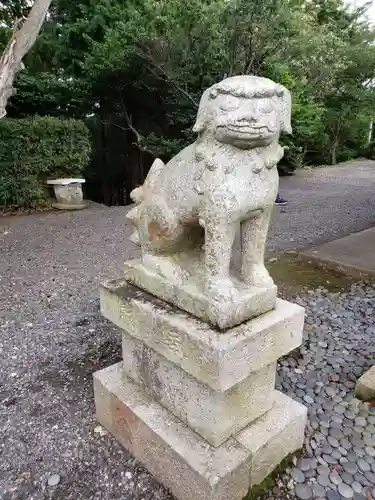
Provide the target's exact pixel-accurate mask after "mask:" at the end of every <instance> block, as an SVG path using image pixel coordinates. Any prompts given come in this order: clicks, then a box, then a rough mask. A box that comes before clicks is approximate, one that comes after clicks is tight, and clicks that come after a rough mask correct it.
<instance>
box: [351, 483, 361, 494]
mask: <svg viewBox="0 0 375 500" xmlns="http://www.w3.org/2000/svg"><path fill="white" fill-rule="evenodd" d="M350 486H351V487H352V490H353V491H354V493H362V485H361V484H360V483H359V482H358V481H353V482H352V484H351V485H350Z"/></svg>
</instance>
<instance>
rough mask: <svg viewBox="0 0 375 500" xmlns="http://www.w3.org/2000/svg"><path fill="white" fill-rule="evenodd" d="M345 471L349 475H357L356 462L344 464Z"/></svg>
mask: <svg viewBox="0 0 375 500" xmlns="http://www.w3.org/2000/svg"><path fill="white" fill-rule="evenodd" d="M342 467H343V469H344V471H345V472H348V473H349V474H355V473H356V472H357V470H358V467H357V464H356V463H355V462H347V463H346V464H343V466H342Z"/></svg>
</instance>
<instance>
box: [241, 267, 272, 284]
mask: <svg viewBox="0 0 375 500" xmlns="http://www.w3.org/2000/svg"><path fill="white" fill-rule="evenodd" d="M246 281H247V283H248V284H249V285H250V286H257V287H260V288H271V287H273V286H274V281H273V279H272V278H271V276H270V274H269V272H268V271H267V269H266V268H265V266H263V265H262V266H254V267H253V268H252V270H251V273H250V275H249V277H248V279H247V280H246Z"/></svg>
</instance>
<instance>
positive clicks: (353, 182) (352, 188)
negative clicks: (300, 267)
mask: <svg viewBox="0 0 375 500" xmlns="http://www.w3.org/2000/svg"><path fill="white" fill-rule="evenodd" d="M280 193H281V195H282V196H283V197H284V198H286V199H287V200H288V201H289V204H288V205H287V206H286V207H285V208H282V207H278V208H277V209H276V210H275V211H274V217H273V224H272V227H271V230H270V235H269V240H268V248H269V250H271V251H280V250H285V249H288V248H307V247H309V246H312V245H317V244H319V243H324V242H327V241H332V240H335V239H337V238H340V237H342V236H346V235H347V234H350V233H353V232H357V231H361V230H363V229H367V228H369V227H371V226H374V225H375V162H372V161H362V162H354V163H347V164H344V165H340V166H336V167H328V168H317V169H314V170H302V171H299V172H298V174H297V175H296V176H294V177H284V178H281V179H280Z"/></svg>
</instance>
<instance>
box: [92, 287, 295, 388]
mask: <svg viewBox="0 0 375 500" xmlns="http://www.w3.org/2000/svg"><path fill="white" fill-rule="evenodd" d="M100 306H101V312H102V314H103V316H105V317H106V318H107V319H109V320H110V321H112V322H113V323H114V324H115V325H116V326H118V327H119V328H121V329H122V330H124V331H126V332H127V333H128V334H129V335H131V336H132V337H135V338H137V339H139V340H141V341H142V342H144V344H146V345H147V346H148V347H150V348H151V349H153V350H154V351H156V352H158V353H159V354H161V355H162V356H164V357H165V358H167V359H168V360H169V361H171V362H172V363H174V364H175V365H177V366H179V367H180V368H182V369H183V370H184V371H186V372H187V373H189V374H190V375H192V376H193V377H194V378H196V379H197V380H198V381H200V382H203V383H204V384H207V385H208V386H209V387H211V388H212V389H214V390H217V391H226V390H228V389H230V388H231V387H233V386H234V385H236V384H238V383H240V382H242V381H243V380H245V379H246V378H247V377H248V376H249V375H250V373H253V372H257V371H259V370H261V369H262V368H263V367H265V366H267V365H269V364H271V363H275V362H276V361H277V360H278V358H280V357H281V356H284V355H285V354H287V353H288V352H290V351H292V350H294V349H296V348H297V347H298V346H300V345H301V343H302V331H303V321H304V309H303V308H302V307H300V306H298V305H296V304H292V303H290V302H287V301H285V300H281V299H277V301H276V308H275V309H274V310H272V311H270V312H268V313H266V314H263V315H262V316H259V317H257V318H254V319H252V320H250V321H247V322H246V323H243V324H241V325H239V326H237V327H234V328H231V329H230V330H227V331H226V332H224V333H223V332H220V331H219V330H217V329H215V328H212V327H210V326H209V325H208V324H207V323H205V322H203V321H200V320H198V319H196V318H194V317H192V316H190V315H189V314H187V313H185V312H184V311H181V310H180V309H178V308H176V307H173V306H170V305H168V304H167V303H166V302H163V301H162V300H159V299H157V298H155V297H153V296H152V295H150V294H148V293H147V292H144V291H143V290H141V289H139V288H137V287H135V286H133V285H130V284H129V283H127V282H126V281H124V280H115V281H111V282H108V283H105V284H102V286H101V288H100Z"/></svg>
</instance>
